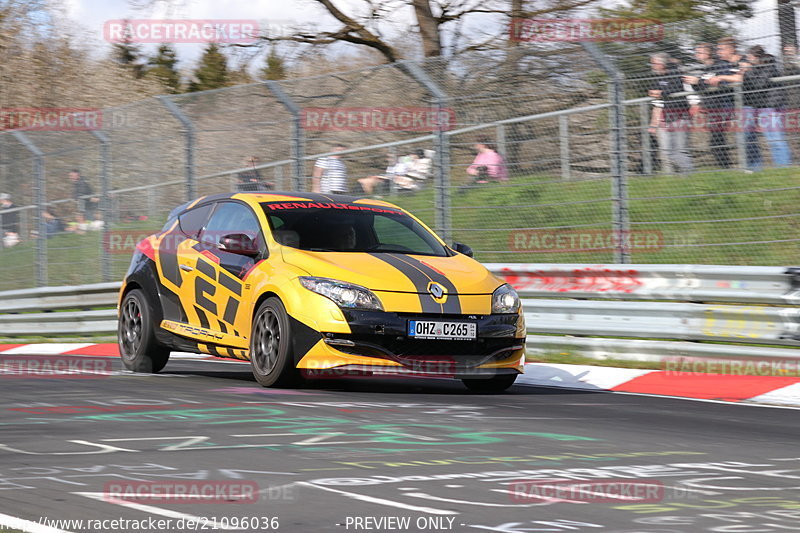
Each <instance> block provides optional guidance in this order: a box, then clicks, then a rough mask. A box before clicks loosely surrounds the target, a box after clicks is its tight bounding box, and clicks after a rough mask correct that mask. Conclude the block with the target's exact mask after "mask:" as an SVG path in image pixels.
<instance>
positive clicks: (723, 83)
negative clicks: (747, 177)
mask: <svg viewBox="0 0 800 533" xmlns="http://www.w3.org/2000/svg"><path fill="white" fill-rule="evenodd" d="M717 56H719V61H720V68H719V70H718V71H717V73H716V74H715V75H714V76H712V77H711V78H709V79H707V80H706V83H707V84H708V85H709V86H711V87H717V88H718V90H719V92H720V94H722V95H727V94H730V95H731V96H730V98H731V109H734V107H735V102H734V100H733V85H732V84H734V83H742V84H743V85H744V71H745V70H746V69H747V68H748V67H749V65H747V63H746V62H745V61H744V58H743V57H742V56H741V55H740V54H739V53H738V52H737V49H736V39H734V38H733V37H724V38H722V39H720V40H719V41H717ZM742 90H743V92H744V91H746V88H745V87H744V86H743V87H742ZM748 104H749V102H748V96H747V94H743V107H742V112H741V116H738V117H733V114H732V115H731V116H732V118H734V119H735V121H736V123H737V124H739V127H741V128H743V129H744V133H745V159H746V165H747V167H748V169H750V168H752V167H753V166H754V165H756V162H757V161H760V160H761V150H760V149H759V147H758V137H757V133H756V120H755V118H756V117H755V111H754V110H753V108H752V106H749V105H748Z"/></svg>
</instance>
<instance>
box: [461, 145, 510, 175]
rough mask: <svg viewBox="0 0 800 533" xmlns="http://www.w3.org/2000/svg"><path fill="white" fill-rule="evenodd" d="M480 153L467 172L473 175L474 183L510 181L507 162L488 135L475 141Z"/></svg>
mask: <svg viewBox="0 0 800 533" xmlns="http://www.w3.org/2000/svg"><path fill="white" fill-rule="evenodd" d="M475 150H477V152H478V154H477V155H476V156H475V159H474V160H473V161H472V164H471V165H470V166H469V167H467V174H469V175H470V176H472V177H473V179H474V183H488V182H489V181H508V168H506V162H505V161H504V160H503V156H501V155H500V154H499V153H497V151H496V150H495V149H494V145H493V144H492V142H491V141H490V140H489V138H488V137H478V139H477V141H476V142H475Z"/></svg>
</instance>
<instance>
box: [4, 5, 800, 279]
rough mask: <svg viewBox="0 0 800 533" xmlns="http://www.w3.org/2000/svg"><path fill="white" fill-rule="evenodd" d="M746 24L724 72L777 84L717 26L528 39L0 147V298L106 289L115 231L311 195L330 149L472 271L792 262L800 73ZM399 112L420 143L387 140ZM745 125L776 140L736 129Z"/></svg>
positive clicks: (116, 259) (773, 22) (799, 191)
mask: <svg viewBox="0 0 800 533" xmlns="http://www.w3.org/2000/svg"><path fill="white" fill-rule="evenodd" d="M784 14H786V13H784ZM791 16H794V15H793V13H792V14H791ZM754 20H758V21H760V22H759V24H758V25H756V24H749V25H748V28H747V37H746V38H744V37H742V38H740V39H739V40H738V42H737V43H735V51H739V52H744V51H747V52H757V50H753V49H750V47H751V46H752V45H755V44H762V45H764V46H765V48H766V50H767V51H771V52H772V53H773V54H774V55H776V56H778V57H777V65H775V68H774V69H772V68H771V67H766V66H763V65H767V64H769V63H770V59H769V58H768V57H767V55H761V56H760V57H750V56H747V57H743V58H742V59H741V60H739V59H736V58H733V57H729V55H726V54H728V51H726V50H723V49H721V48H720V38H721V37H722V36H723V33H722V32H720V30H719V28H717V27H714V26H709V25H708V24H701V23H699V22H698V23H696V24H695V23H681V24H675V25H665V26H660V27H659V28H658V38H657V39H654V40H647V41H646V42H622V41H617V42H607V41H608V40H605V39H601V41H603V42H582V43H578V42H563V41H562V42H555V41H553V40H547V41H546V42H543V41H542V40H541V39H539V40H537V39H528V40H527V41H526V42H523V41H511V42H509V46H508V48H507V49H504V50H489V51H476V52H471V53H468V54H464V55H461V56H458V57H456V58H450V59H443V58H436V59H430V60H426V61H419V62H402V63H397V64H391V65H383V66H378V67H372V68H365V69H360V70H355V71H350V72H342V73H336V74H329V75H323V76H318V77H312V78H299V79H289V80H282V81H278V82H260V83H254V84H249V85H243V86H236V87H230V88H226V89H219V90H215V91H206V92H200V93H190V94H181V95H172V96H162V97H158V98H153V99H150V100H148V101H142V102H137V103H134V104H130V105H127V106H123V107H119V108H113V109H106V110H104V112H103V121H102V127H101V128H99V129H97V130H93V131H71V132H68V131H19V130H18V131H13V132H3V133H2V134H0V193H6V194H9V195H10V197H11V198H12V199H13V201H14V203H15V207H12V208H10V209H8V208H7V209H5V210H3V211H0V225H5V226H6V227H5V228H3V231H2V233H4V234H5V235H6V237H5V239H4V241H5V242H4V249H2V250H0V271H2V275H0V289H11V288H23V287H28V286H33V285H36V284H39V285H59V284H74V283H87V282H95V281H102V280H111V279H117V278H119V277H120V276H121V275H122V274H123V273H124V271H125V269H126V267H127V264H128V261H129V259H130V251H131V250H130V244H131V243H116V244H115V243H114V242H111V241H113V239H114V238H115V237H114V236H115V235H118V234H120V232H118V231H117V230H124V231H126V232H128V233H127V234H129V235H135V234H136V233H137V232H141V234H142V235H144V234H146V233H147V232H150V231H152V230H156V229H158V228H159V227H160V226H161V225H162V224H163V220H164V218H165V216H166V214H167V213H168V212H169V211H170V210H171V209H172V208H174V207H175V206H177V205H178V204H180V203H182V202H184V201H186V200H187V199H190V198H194V197H197V196H200V195H206V194H210V193H215V192H223V191H232V190H236V188H237V185H238V184H239V182H240V181H242V180H243V179H246V178H253V177H254V176H255V177H258V179H260V180H261V183H262V184H263V185H265V186H267V187H270V188H274V189H275V190H286V191H307V190H310V189H311V187H312V179H311V176H312V171H313V168H314V162H315V161H316V160H317V159H318V158H320V157H323V156H326V155H329V154H331V153H332V152H333V150H334V148H335V147H336V146H337V145H340V144H341V145H344V149H343V150H342V151H340V152H338V153H339V154H340V155H341V157H342V159H343V161H344V162H345V165H346V167H347V171H348V187H349V188H350V191H351V192H352V193H354V194H357V195H366V193H365V191H364V189H363V187H364V186H362V185H361V182H363V181H365V180H364V178H368V177H369V176H383V177H388V178H391V179H388V180H376V183H377V185H376V188H374V189H373V190H371V191H369V192H370V194H371V195H380V196H382V197H384V198H386V199H387V200H389V201H392V202H394V203H397V204H398V205H401V206H402V207H405V208H407V209H409V210H410V211H411V212H413V213H415V214H416V215H417V216H419V217H420V218H421V219H422V220H423V221H425V222H426V223H428V224H429V225H431V226H432V227H433V228H434V229H436V230H437V231H438V232H439V233H440V234H441V235H442V236H443V237H445V238H446V239H447V240H449V241H459V242H465V243H467V244H469V245H470V246H472V247H473V249H474V250H475V251H476V257H477V258H478V259H480V260H484V261H502V262H541V261H552V262H587V263H589V262H597V263H601V262H602V263H607V262H638V263H709V264H762V265H777V264H791V263H794V262H795V260H794V258H795V257H796V255H797V252H798V251H800V248H799V246H798V243H800V237H798V233H797V231H795V230H796V229H797V226H798V218H799V217H800V207H798V205H800V202H798V201H797V200H798V196H800V185H798V184H796V183H794V182H793V180H792V177H793V176H794V174H795V172H796V166H795V165H796V164H797V162H798V161H799V160H800V135H798V131H799V130H798V127H797V125H798V122H800V121H798V120H797V119H796V115H798V113H797V112H796V110H797V109H798V108H800V76H796V75H795V74H800V60H797V58H796V57H792V56H791V50H787V51H786V52H787V54H788V55H784V56H783V57H781V52H782V51H781V50H779V48H780V43H779V38H778V18H777V16H776V13H771V12H770V13H760V14H758V16H757V17H756V19H754ZM612 41H613V39H612ZM705 41H708V42H710V43H711V47H710V51H711V53H712V57H711V62H710V63H708V62H706V63H704V62H703V61H702V60H703V58H702V56H701V55H700V54H698V52H697V45H698V44H699V43H702V42H705ZM724 44H725V43H723V45H724ZM751 55H752V54H751ZM723 56H724V58H723ZM725 58H727V63H723V61H724V60H725ZM748 60H750V63H749V64H748V63H747V61H748ZM656 63H657V64H658V65H655V64H656ZM756 64H758V65H762V66H760V67H759V68H756ZM659 65H661V66H659ZM748 65H749V66H748ZM764 73H767V74H765V75H764V76H761V74H764ZM787 75H788V76H787ZM714 76H717V77H722V76H727V78H724V79H725V81H720V80H722V79H723V78H719V79H718V80H716V82H715V81H712V78H713V77H714ZM781 76H782V77H781ZM762 78H766V79H767V80H771V81H768V82H763V79H762ZM754 79H757V80H760V81H759V83H761V82H763V83H762V84H761V85H757V84H756V83H755V82H754V81H753V80H754ZM653 90H661V93H653V92H652V91H653ZM761 96H764V97H763V98H761ZM781 99H782V100H781ZM770 106H771V107H770ZM402 112H408V113H411V114H412V115H413V114H414V113H417V115H419V116H420V117H428V118H430V117H435V123H434V124H433V125H431V123H429V122H425V120H428V119H425V118H424V119H423V120H422V122H420V123H415V122H414V123H411V124H410V125H409V124H403V123H399V122H397V117H398V116H399V115H400V114H402ZM426 113H427V114H426ZM760 113H761V114H763V115H764V117H766V118H769V119H770V120H773V121H776V120H777V121H778V122H780V127H779V128H772V129H770V128H769V127H765V126H764V125H763V124H762V125H761V126H759V124H758V120H756V125H755V126H753V125H752V124H751V123H749V122H748V120H747V119H748V117H752V116H755V117H756V118H761V115H760ZM415 116H416V115H415ZM342 117H344V118H342ZM365 117H368V119H369V120H367V118H365ZM444 117H446V122H447V123H446V124H443V123H442V122H443V120H444ZM793 117H794V118H793ZM362 119H363V120H362ZM401 122H402V121H401ZM751 122H752V121H751ZM420 124H422V125H421V126H420ZM774 130H779V131H777V132H776V131H774ZM476 150H477V151H478V154H477V156H476ZM756 150H758V152H756ZM756 154H758V155H759V157H756ZM419 158H422V159H423V160H426V161H427V160H429V163H430V166H429V168H427V169H426V170H424V171H420V172H417V173H416V174H415V175H414V179H413V180H411V181H410V180H408V179H406V180H402V179H396V178H397V177H398V176H395V175H393V174H392V173H391V172H389V169H387V166H389V165H390V164H391V165H392V171H393V172H399V171H398V167H396V166H394V165H395V164H396V163H397V162H402V163H404V167H403V168H404V170H403V173H406V174H408V173H410V171H409V169H410V168H422V167H420V166H419ZM387 161H389V163H387ZM784 167H785V168H784ZM73 170H77V171H79V172H80V176H81V177H82V178H81V179H82V180H83V181H85V182H86V183H87V184H88V186H89V188H88V189H87V188H85V187H84V186H82V185H81V186H76V184H75V182H74V181H72V180H73V179H74V178H75V177H76V175H75V174H71V171H73ZM400 177H401V178H402V177H407V175H404V176H400ZM409 181H410V183H411V184H410V185H409ZM368 189H369V187H368ZM88 219H93V220H95V222H94V223H93V224H92V223H90V222H91V220H88ZM9 229H14V230H17V231H16V232H13V233H16V234H17V236H18V238H17V239H14V238H8V234H9V231H8V230H9ZM95 229H97V230H99V231H93V230H95ZM17 240H18V241H19V242H16V241H17ZM117 244H118V245H119V246H116V245H117ZM125 245H127V247H126V246H125Z"/></svg>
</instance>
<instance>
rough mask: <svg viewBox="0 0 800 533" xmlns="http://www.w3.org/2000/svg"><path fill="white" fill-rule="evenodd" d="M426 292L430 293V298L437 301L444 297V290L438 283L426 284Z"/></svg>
mask: <svg viewBox="0 0 800 533" xmlns="http://www.w3.org/2000/svg"><path fill="white" fill-rule="evenodd" d="M428 292H430V293H431V296H433V297H434V299H436V300H438V299H439V298H441V297H442V296H444V293H445V289H444V287H443V286H442V285H440V284H439V283H436V282H435V281H432V282H431V283H429V284H428Z"/></svg>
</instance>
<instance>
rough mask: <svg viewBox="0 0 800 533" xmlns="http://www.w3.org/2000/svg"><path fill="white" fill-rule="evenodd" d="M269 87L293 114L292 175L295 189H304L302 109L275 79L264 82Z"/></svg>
mask: <svg viewBox="0 0 800 533" xmlns="http://www.w3.org/2000/svg"><path fill="white" fill-rule="evenodd" d="M264 85H266V86H267V89H269V91H270V92H271V93H272V94H273V95H274V96H275V98H277V99H278V101H279V102H280V103H281V104H283V106H284V107H285V108H286V109H287V110H288V111H289V113H291V114H292V161H293V164H292V167H293V168H292V176H293V178H294V190H295V191H302V190H305V188H306V183H305V181H306V180H305V177H306V169H305V167H306V165H305V133H304V131H303V120H302V117H301V115H302V111H301V109H300V107H299V106H298V105H297V104H295V103H294V100H292V98H291V97H290V96H289V95H288V94H286V92H285V91H284V90H283V88H282V87H281V86H280V83H278V82H277V81H275V80H267V81H265V82H264Z"/></svg>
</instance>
